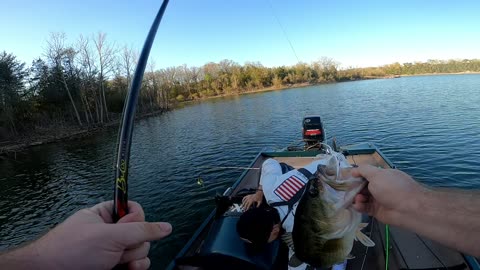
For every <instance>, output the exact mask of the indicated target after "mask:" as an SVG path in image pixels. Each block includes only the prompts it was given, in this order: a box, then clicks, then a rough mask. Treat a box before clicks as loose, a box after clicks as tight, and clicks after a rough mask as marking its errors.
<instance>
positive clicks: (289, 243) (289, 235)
mask: <svg viewBox="0 0 480 270" xmlns="http://www.w3.org/2000/svg"><path fill="white" fill-rule="evenodd" d="M282 241H283V242H284V243H285V244H286V245H287V247H288V248H289V249H291V250H293V251H295V249H294V248H293V237H292V233H284V234H283V235H282Z"/></svg>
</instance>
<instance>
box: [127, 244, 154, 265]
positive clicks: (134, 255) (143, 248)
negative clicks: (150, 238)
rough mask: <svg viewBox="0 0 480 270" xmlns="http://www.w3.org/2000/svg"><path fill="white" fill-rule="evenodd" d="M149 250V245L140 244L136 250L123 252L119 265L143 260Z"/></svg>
mask: <svg viewBox="0 0 480 270" xmlns="http://www.w3.org/2000/svg"><path fill="white" fill-rule="evenodd" d="M149 250H150V243H149V242H143V244H141V245H140V246H139V247H138V248H135V249H130V250H127V251H125V252H123V254H122V257H121V258H120V264H124V263H127V262H131V261H136V260H140V259H143V258H145V257H147V256H148V251H149Z"/></svg>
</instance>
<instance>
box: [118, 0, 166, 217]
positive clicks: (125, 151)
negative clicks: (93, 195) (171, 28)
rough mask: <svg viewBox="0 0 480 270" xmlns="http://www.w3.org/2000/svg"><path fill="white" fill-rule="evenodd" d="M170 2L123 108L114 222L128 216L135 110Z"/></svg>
mask: <svg viewBox="0 0 480 270" xmlns="http://www.w3.org/2000/svg"><path fill="white" fill-rule="evenodd" d="M168 1H169V0H163V3H162V5H161V6H160V9H159V10H158V13H157V16H156V17H155V20H154V21H153V24H152V26H151V27H150V31H149V32H148V36H147V38H146V40H145V44H144V45H143V49H142V52H141V54H140V57H139V58H138V63H137V67H136V69H135V74H134V75H133V80H132V83H131V85H130V88H129V90H128V93H127V96H126V98H125V105H124V106H123V113H122V121H121V123H120V132H119V136H118V144H117V161H116V165H115V187H114V201H113V202H114V207H113V220H114V222H117V221H118V220H119V219H120V218H122V217H123V216H125V215H126V214H128V164H129V160H130V146H131V145H132V134H133V124H134V120H135V108H136V107H137V100H138V94H139V93H140V88H141V86H142V79H143V74H144V72H145V67H146V65H147V60H148V56H149V54H150V49H151V48H152V44H153V41H154V40H155V35H156V33H157V30H158V26H159V25H160V22H161V21H162V17H163V13H165V9H166V8H167V5H168Z"/></svg>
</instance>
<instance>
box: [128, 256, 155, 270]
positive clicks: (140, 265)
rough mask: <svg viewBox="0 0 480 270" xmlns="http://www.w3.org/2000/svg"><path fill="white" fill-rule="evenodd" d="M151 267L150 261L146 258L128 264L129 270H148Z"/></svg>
mask: <svg viewBox="0 0 480 270" xmlns="http://www.w3.org/2000/svg"><path fill="white" fill-rule="evenodd" d="M149 267H150V259H149V258H148V257H145V258H143V259H140V260H136V261H133V262H129V263H128V269H129V270H147V269H148V268H149Z"/></svg>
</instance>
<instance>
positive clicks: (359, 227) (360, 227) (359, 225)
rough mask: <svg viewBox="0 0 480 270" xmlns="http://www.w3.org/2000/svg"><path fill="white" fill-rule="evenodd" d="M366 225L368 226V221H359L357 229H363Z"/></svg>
mask: <svg viewBox="0 0 480 270" xmlns="http://www.w3.org/2000/svg"><path fill="white" fill-rule="evenodd" d="M367 226H368V223H360V224H358V229H359V230H363V229H365V228H366V227H367Z"/></svg>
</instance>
